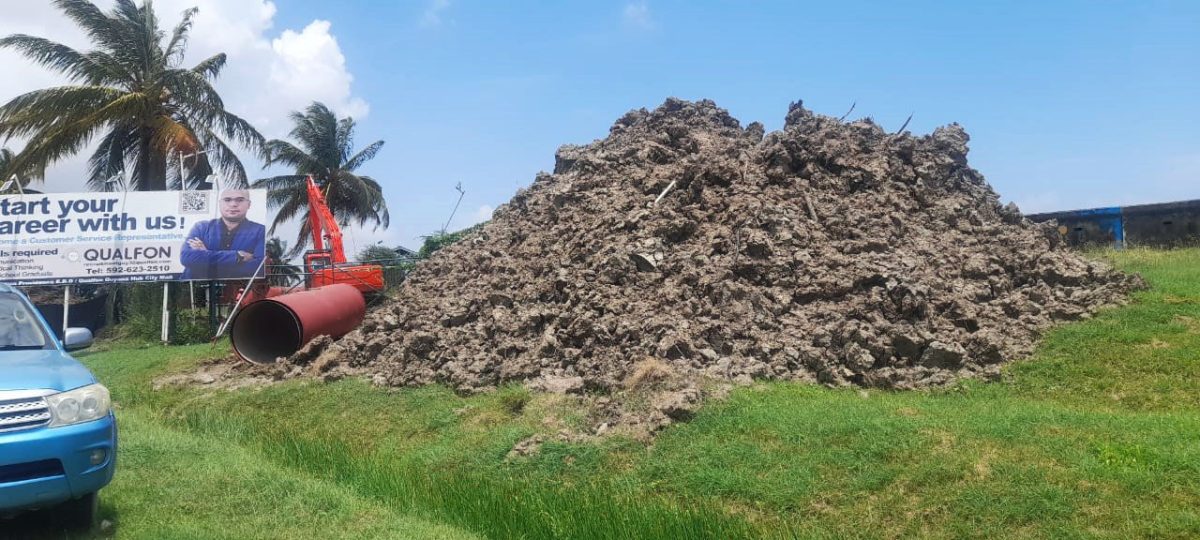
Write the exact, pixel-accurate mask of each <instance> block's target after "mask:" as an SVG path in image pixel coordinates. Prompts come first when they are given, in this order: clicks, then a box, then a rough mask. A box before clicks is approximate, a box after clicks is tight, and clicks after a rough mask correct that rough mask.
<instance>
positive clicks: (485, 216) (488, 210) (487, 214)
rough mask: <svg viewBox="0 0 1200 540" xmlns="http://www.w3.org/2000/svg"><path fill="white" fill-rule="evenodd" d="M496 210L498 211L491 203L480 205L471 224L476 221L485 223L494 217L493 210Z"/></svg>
mask: <svg viewBox="0 0 1200 540" xmlns="http://www.w3.org/2000/svg"><path fill="white" fill-rule="evenodd" d="M495 211H496V209H495V208H493V207H492V205H490V204H485V205H483V206H480V207H479V209H478V210H475V215H474V216H472V221H471V225H474V224H476V223H483V222H485V221H487V220H489V219H492V212H495Z"/></svg>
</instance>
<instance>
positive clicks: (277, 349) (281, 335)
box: [229, 283, 367, 364]
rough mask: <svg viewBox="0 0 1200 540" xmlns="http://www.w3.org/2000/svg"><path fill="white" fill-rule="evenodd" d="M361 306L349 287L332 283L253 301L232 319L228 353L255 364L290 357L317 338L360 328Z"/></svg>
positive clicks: (363, 303) (360, 299) (355, 291)
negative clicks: (230, 342) (231, 352)
mask: <svg viewBox="0 0 1200 540" xmlns="http://www.w3.org/2000/svg"><path fill="white" fill-rule="evenodd" d="M366 310H367V304H366V300H365V299H363V295H362V293H360V292H358V289H355V288H354V287H353V286H352V285H346V284H341V283H339V284H336V285H328V286H325V287H320V288H316V289H309V290H306V291H300V292H295V293H291V294H285V295H281V296H275V297H272V298H268V299H265V300H260V301H258V302H254V303H253V304H250V305H248V306H246V307H244V308H242V310H241V312H239V313H238V315H237V317H236V318H234V319H233V326H232V330H231V331H230V333H229V339H230V341H232V342H233V352H235V353H236V354H237V355H238V356H239V357H241V358H242V359H243V360H246V361H249V362H253V363H255V364H271V363H274V362H275V359H276V358H279V357H281V356H283V357H286V356H291V354H292V353H294V352H296V351H298V350H300V348H301V347H303V346H304V344H306V343H308V342H309V341H312V340H313V338H316V337H317V336H320V335H327V336H329V337H332V338H339V337H342V336H343V335H345V334H347V333H349V332H350V331H351V330H354V329H355V328H357V327H358V325H360V324H362V321H363V316H364V315H365V314H366Z"/></svg>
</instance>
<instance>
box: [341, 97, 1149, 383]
mask: <svg viewBox="0 0 1200 540" xmlns="http://www.w3.org/2000/svg"><path fill="white" fill-rule="evenodd" d="M967 140H968V137H967V134H966V133H965V132H964V131H963V129H962V128H961V127H959V126H958V125H954V124H952V125H950V126H946V127H942V128H938V129H937V130H936V131H934V132H933V133H932V134H931V135H926V136H920V137H915V136H912V135H910V134H908V133H903V134H889V133H887V132H886V131H884V130H883V129H882V128H881V127H880V126H878V125H876V124H874V123H872V122H871V121H869V120H860V121H855V122H850V123H844V122H841V121H839V120H837V119H834V118H830V117H824V116H818V115H814V114H813V113H811V112H809V111H808V110H805V109H804V108H803V107H802V106H800V105H799V104H794V105H793V106H792V107H791V109H790V110H789V111H788V114H787V122H786V126H785V128H784V129H783V130H781V131H778V132H773V133H770V134H764V130H763V127H762V126H761V125H760V124H758V123H752V124H750V125H749V126H747V127H745V128H743V127H741V125H740V124H739V123H738V121H737V120H735V119H734V118H732V117H731V116H730V115H729V114H728V113H727V112H726V111H724V110H722V109H720V108H718V107H717V106H716V105H715V104H713V103H712V102H710V101H701V102H698V103H692V102H686V101H680V100H675V99H671V100H668V101H667V102H666V103H665V104H663V105H662V106H661V107H659V108H658V109H656V110H654V111H646V110H644V109H642V110H636V111H632V112H630V113H628V114H626V115H625V116H624V117H622V118H621V119H619V120H618V121H617V122H616V124H615V125H613V127H612V129H611V133H610V135H609V136H608V137H607V138H606V139H603V140H599V141H596V142H594V143H592V144H590V145H587V146H564V147H563V148H561V149H560V150H559V151H558V154H557V156H556V158H557V162H556V164H555V169H554V174H544V173H543V174H540V175H538V176H537V178H536V179H535V181H534V182H533V184H532V185H531V186H530V187H529V188H528V189H524V190H521V191H520V192H518V193H517V194H516V196H515V197H513V199H512V201H511V202H509V203H508V204H506V205H504V206H502V207H500V208H499V209H497V210H496V212H495V217H494V219H493V220H492V221H491V222H490V223H489V224H487V225H486V226H485V227H483V228H482V229H481V230H480V231H478V232H476V233H475V234H473V235H472V236H470V237H468V238H467V239H465V240H464V241H462V242H460V243H459V244H456V245H453V246H450V247H447V248H445V249H443V250H441V251H440V252H438V253H437V254H436V255H435V256H434V257H433V258H431V259H430V260H428V261H426V262H424V263H422V264H421V265H420V266H419V268H418V269H417V270H416V271H415V272H414V273H413V274H412V276H411V277H410V278H409V280H408V281H407V282H406V283H405V285H404V287H403V288H402V289H401V291H400V293H399V296H398V298H397V299H396V300H395V301H394V302H392V303H391V304H390V305H389V306H386V307H385V308H384V309H380V310H377V311H376V312H374V313H373V314H372V315H370V316H369V317H368V319H367V322H366V324H365V325H364V326H363V327H362V328H361V329H359V330H357V331H355V332H353V333H351V334H350V335H348V336H346V337H345V338H343V339H342V340H340V341H339V342H337V343H335V344H333V345H331V346H330V348H329V349H328V350H326V351H325V352H324V353H323V354H322V357H323V359H324V360H326V369H328V368H329V366H328V364H329V362H328V360H330V359H334V358H336V359H337V360H336V361H337V362H338V363H339V364H340V365H338V366H336V367H337V368H338V369H342V370H356V371H357V372H360V373H368V374H373V375H374V377H375V380H376V382H379V383H383V384H390V385H416V384H425V383H430V382H444V383H448V384H450V385H453V386H454V387H456V388H459V389H460V390H463V391H478V390H482V389H486V388H489V387H493V386H495V385H497V384H500V383H503V382H505V381H512V380H533V381H537V384H542V385H547V384H549V385H560V386H565V387H566V388H567V389H568V390H567V391H580V390H592V389H599V390H612V389H618V388H621V385H622V381H626V380H628V379H629V378H630V377H631V376H633V375H634V373H633V369H634V368H633V367H634V365H635V364H637V363H638V362H641V361H643V360H644V359H646V358H647V357H652V358H656V359H659V360H661V361H663V362H665V363H666V364H667V365H669V366H670V368H671V369H673V370H675V371H677V372H680V373H687V374H691V375H705V376H711V377H716V378H721V379H733V380H742V381H745V380H749V379H750V378H778V379H800V380H817V381H821V382H825V383H830V384H849V383H853V384H860V385H865V386H879V387H913V386H921V385H930V384H939V383H944V382H946V381H949V380H952V379H954V378H956V377H961V376H979V375H981V374H987V373H995V372H996V370H997V365H998V364H1000V363H1002V362H1005V361H1007V360H1012V359H1016V358H1020V357H1022V356H1024V355H1027V354H1028V353H1029V352H1030V351H1031V350H1032V348H1033V346H1034V343H1035V341H1036V340H1037V339H1038V336H1039V333H1040V332H1041V331H1043V330H1044V329H1046V328H1047V327H1048V326H1050V325H1051V324H1053V323H1055V322H1058V321H1067V320H1074V319H1079V318H1082V317H1086V316H1088V314H1090V313H1091V312H1093V311H1094V310H1096V309H1097V308H1099V307H1101V306H1105V305H1109V304H1115V303H1120V302H1122V301H1123V299H1124V298H1125V296H1126V294H1127V293H1128V292H1129V291H1130V290H1131V289H1133V288H1136V287H1138V286H1139V284H1140V281H1139V280H1138V279H1137V278H1136V277H1130V276H1126V275H1123V274H1120V273H1117V272H1115V271H1113V270H1111V269H1109V268H1108V267H1106V266H1105V265H1103V264H1101V263H1098V262H1093V261H1089V260H1086V259H1083V258H1081V257H1079V256H1078V255H1076V254H1074V253H1071V252H1069V251H1066V250H1065V248H1063V246H1061V245H1060V244H1059V242H1058V237H1057V235H1056V234H1055V233H1054V232H1053V230H1052V229H1049V228H1047V226H1039V225H1034V224H1032V223H1030V222H1028V221H1026V220H1024V219H1023V218H1022V216H1021V214H1020V212H1019V211H1018V210H1017V208H1016V207H1015V206H1013V205H1008V206H1002V205H1001V204H1000V202H999V197H998V196H997V195H996V193H995V192H994V191H992V189H991V188H990V187H989V186H988V184H987V183H986V182H985V181H984V179H983V176H982V175H980V174H979V172H977V171H975V170H974V169H972V168H970V167H969V166H968V165H967ZM655 201H657V203H655ZM564 381H566V382H564Z"/></svg>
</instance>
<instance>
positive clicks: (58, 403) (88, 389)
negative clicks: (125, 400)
mask: <svg viewBox="0 0 1200 540" xmlns="http://www.w3.org/2000/svg"><path fill="white" fill-rule="evenodd" d="M46 403H47V404H49V405H50V415H51V419H50V427H56V426H69V425H71V424H78V423H81V422H90V421H92V420H99V419H101V418H104V417H105V416H108V411H109V410H110V409H111V408H112V401H111V400H110V399H109V397H108V389H107V388H105V387H103V386H101V385H99V384H89V385H87V386H84V387H81V388H76V389H74V390H69V391H67V392H61V393H58V394H54V395H52V396H46Z"/></svg>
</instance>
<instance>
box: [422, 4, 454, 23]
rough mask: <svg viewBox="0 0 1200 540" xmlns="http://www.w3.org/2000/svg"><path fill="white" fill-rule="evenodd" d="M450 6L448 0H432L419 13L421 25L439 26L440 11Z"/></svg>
mask: <svg viewBox="0 0 1200 540" xmlns="http://www.w3.org/2000/svg"><path fill="white" fill-rule="evenodd" d="M449 8H450V0H432V1H431V2H429V6H427V7H426V8H425V12H424V13H422V14H421V26H426V27H430V26H441V24H442V13H444V12H445V11H446V10H447V9H449Z"/></svg>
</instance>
